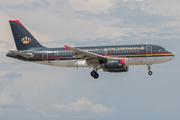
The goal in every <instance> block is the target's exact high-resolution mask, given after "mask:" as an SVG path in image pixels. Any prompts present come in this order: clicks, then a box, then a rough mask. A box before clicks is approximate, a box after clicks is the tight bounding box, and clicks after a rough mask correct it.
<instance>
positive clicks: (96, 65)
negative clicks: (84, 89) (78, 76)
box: [91, 62, 99, 79]
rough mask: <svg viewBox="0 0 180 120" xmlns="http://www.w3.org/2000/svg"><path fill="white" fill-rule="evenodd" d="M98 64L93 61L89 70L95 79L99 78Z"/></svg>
mask: <svg viewBox="0 0 180 120" xmlns="http://www.w3.org/2000/svg"><path fill="white" fill-rule="evenodd" d="M98 66H99V63H98V62H94V63H93V71H92V72H91V76H92V77H94V78H95V79H98V78H99V74H98V73H97V70H98Z"/></svg>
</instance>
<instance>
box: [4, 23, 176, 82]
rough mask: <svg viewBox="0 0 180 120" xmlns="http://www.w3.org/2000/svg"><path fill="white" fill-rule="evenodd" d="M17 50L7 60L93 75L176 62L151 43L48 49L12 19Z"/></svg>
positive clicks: (149, 71) (163, 50)
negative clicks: (85, 70) (138, 66)
mask: <svg viewBox="0 0 180 120" xmlns="http://www.w3.org/2000/svg"><path fill="white" fill-rule="evenodd" d="M9 22H10V26H11V30H12V33H13V36H14V41H15V44H16V47H17V50H9V52H8V53H7V56H8V57H11V58H15V59H19V60H23V61H29V62H34V63H38V64H43V65H50V66H58V67H74V68H92V69H93V70H92V72H91V73H90V74H91V76H92V77H93V78H95V79H97V78H98V77H99V74H98V73H97V71H98V69H103V71H105V72H111V73H114V72H115V73H121V72H128V70H129V66H131V65H147V66H148V74H149V75H152V71H151V65H152V64H160V63H165V62H168V61H171V60H173V59H174V54H172V53H171V52H169V51H168V50H166V49H165V48H164V47H161V46H158V45H151V44H139V45H115V46H89V47H88V46H87V47H69V46H67V45H65V47H62V48H47V47H44V46H42V45H41V44H40V43H39V42H38V41H37V40H36V39H35V38H34V37H33V36H32V35H31V33H30V32H29V31H28V30H27V29H26V28H25V27H24V26H23V25H22V23H20V22H19V21H18V20H10V21H9Z"/></svg>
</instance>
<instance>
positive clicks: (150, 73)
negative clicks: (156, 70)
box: [148, 65, 153, 75]
mask: <svg viewBox="0 0 180 120" xmlns="http://www.w3.org/2000/svg"><path fill="white" fill-rule="evenodd" d="M148 70H149V72H148V74H149V75H152V74H153V72H152V71H151V65H148Z"/></svg>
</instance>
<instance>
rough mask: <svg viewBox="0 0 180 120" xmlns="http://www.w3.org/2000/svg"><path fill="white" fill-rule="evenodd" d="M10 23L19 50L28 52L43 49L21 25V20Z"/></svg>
mask: <svg viewBox="0 0 180 120" xmlns="http://www.w3.org/2000/svg"><path fill="white" fill-rule="evenodd" d="M9 23H10V26H11V30H12V33H13V36H14V41H15V43H16V47H17V50H28V49H32V48H38V47H43V46H42V45H41V44H40V43H39V42H38V41H37V40H36V39H35V38H34V37H33V36H32V35H31V33H29V31H28V30H27V29H26V28H25V27H24V26H23V25H22V24H21V22H20V21H19V20H10V21H9Z"/></svg>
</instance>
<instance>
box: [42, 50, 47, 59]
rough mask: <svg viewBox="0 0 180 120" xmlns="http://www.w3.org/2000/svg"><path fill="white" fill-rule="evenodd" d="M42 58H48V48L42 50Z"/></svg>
mask: <svg viewBox="0 0 180 120" xmlns="http://www.w3.org/2000/svg"><path fill="white" fill-rule="evenodd" d="M42 60H48V50H43V51H42Z"/></svg>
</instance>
